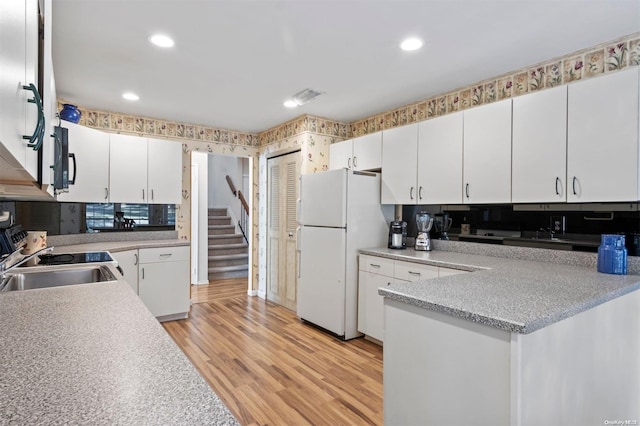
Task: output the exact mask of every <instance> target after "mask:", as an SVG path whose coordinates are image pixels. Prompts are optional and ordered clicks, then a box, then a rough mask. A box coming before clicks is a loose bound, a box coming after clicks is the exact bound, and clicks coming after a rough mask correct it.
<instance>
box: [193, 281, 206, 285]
mask: <svg viewBox="0 0 640 426" xmlns="http://www.w3.org/2000/svg"><path fill="white" fill-rule="evenodd" d="M207 284H209V280H203V281H198V282H197V283H191V285H207Z"/></svg>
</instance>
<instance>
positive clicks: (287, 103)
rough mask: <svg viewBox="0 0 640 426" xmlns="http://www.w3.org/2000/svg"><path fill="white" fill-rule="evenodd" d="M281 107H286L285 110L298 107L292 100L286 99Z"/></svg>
mask: <svg viewBox="0 0 640 426" xmlns="http://www.w3.org/2000/svg"><path fill="white" fill-rule="evenodd" d="M283 105H284V106H286V107H287V108H295V107H297V106H298V103H297V102H296V101H294V100H293V99H287V100H286V101H284V104H283Z"/></svg>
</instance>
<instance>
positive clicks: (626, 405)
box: [361, 241, 640, 425]
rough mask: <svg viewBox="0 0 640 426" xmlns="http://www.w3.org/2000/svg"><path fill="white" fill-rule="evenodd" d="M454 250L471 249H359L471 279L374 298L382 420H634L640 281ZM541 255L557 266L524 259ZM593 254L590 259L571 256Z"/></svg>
mask: <svg viewBox="0 0 640 426" xmlns="http://www.w3.org/2000/svg"><path fill="white" fill-rule="evenodd" d="M459 244H464V245H465V249H466V250H468V249H469V247H473V246H474V244H473V243H457V242H448V241H447V242H437V247H438V248H440V250H434V251H432V252H428V253H427V252H415V251H414V250H410V249H408V250H389V249H374V250H363V251H361V253H362V254H365V255H367V256H379V257H382V258H387V259H394V260H396V261H405V262H406V261H412V262H416V263H421V264H426V265H432V266H437V267H442V268H453V269H461V270H466V271H472V272H471V273H466V274H459V275H454V276H445V277H441V278H433V279H431V280H427V281H420V282H412V283H407V282H400V281H396V282H395V283H390V284H389V285H388V286H385V287H383V288H381V289H380V290H379V293H380V295H383V296H384V321H385V335H384V346H385V354H384V416H385V423H387V424H418V423H419V424H438V425H443V424H465V425H470V424H512V425H539V424H550V423H551V424H602V423H603V422H604V421H606V420H623V421H624V420H627V419H629V420H636V421H637V420H639V419H640V385H639V383H640V339H639V336H640V321H638V315H639V314H638V313H639V312H640V290H639V289H640V276H638V275H628V276H616V275H607V274H600V273H597V272H596V271H595V267H585V265H576V264H575V263H574V264H573V265H571V264H562V263H560V262H561V260H562V259H559V258H561V257H562V256H569V255H566V254H562V255H560V254H558V252H555V253H553V251H551V250H536V249H526V250H525V251H523V252H521V253H525V255H524V256H519V254H521V253H518V251H517V250H519V248H501V249H504V250H503V251H502V253H501V254H502V256H504V257H494V256H486V255H479V254H470V253H469V252H467V253H459V252H452V251H444V250H443V249H445V250H446V248H445V247H447V248H449V249H454V250H455V248H456V246H457V245H459ZM484 247H486V246H484ZM478 250H483V249H482V248H478ZM492 250H497V248H495V247H493V248H492ZM480 252H481V251H479V253H480ZM536 253H537V254H538V256H540V257H545V256H547V255H553V256H555V257H556V259H555V260H554V261H555V263H553V262H554V261H552V262H540V261H538V260H540V259H535V258H530V259H528V260H526V258H527V256H526V255H527V254H534V256H535V254H536ZM589 256H592V257H594V258H595V255H588V254H580V255H578V259H579V260H580V261H585V259H586V260H589V259H590V258H589ZM509 257H510V258H509ZM518 257H519V258H518ZM523 258H524V259H523ZM567 259H569V258H567ZM578 263H580V262H578Z"/></svg>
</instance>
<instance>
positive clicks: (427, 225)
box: [415, 212, 433, 251]
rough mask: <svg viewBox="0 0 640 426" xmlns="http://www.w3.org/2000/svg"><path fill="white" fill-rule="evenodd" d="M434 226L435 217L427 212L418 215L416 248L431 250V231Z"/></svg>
mask: <svg viewBox="0 0 640 426" xmlns="http://www.w3.org/2000/svg"><path fill="white" fill-rule="evenodd" d="M432 226H433V218H432V217H431V215H429V213H427V212H420V213H418V214H417V215H416V227H417V228H418V235H417V236H416V245H415V249H416V250H419V251H430V250H431V238H429V231H430V230H431V227H432Z"/></svg>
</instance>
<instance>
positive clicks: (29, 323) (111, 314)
mask: <svg viewBox="0 0 640 426" xmlns="http://www.w3.org/2000/svg"><path fill="white" fill-rule="evenodd" d="M0 324H2V332H1V333H0V360H1V361H0V424H122V425H125V424H126V425H130V424H154V425H155V424H157V425H167V424H172V425H174V424H189V425H193V424H198V425H200V424H218V425H222V424H237V421H236V420H235V418H234V417H233V415H232V414H231V413H230V412H229V410H228V409H227V407H226V406H225V405H224V404H223V403H222V401H221V400H220V399H219V398H218V396H217V395H216V394H215V393H214V392H213V391H212V390H211V388H210V387H209V386H208V384H207V383H206V382H205V380H204V379H203V378H202V376H200V374H199V373H198V372H197V370H196V369H195V368H194V367H193V365H192V364H191V362H189V360H188V359H187V357H186V356H185V355H184V354H183V353H182V351H181V350H180V349H179V348H178V347H177V346H176V344H175V343H174V342H173V340H172V339H171V338H170V337H169V335H168V334H167V333H166V332H165V331H164V329H163V328H162V326H161V325H160V324H159V323H158V321H157V320H156V319H155V318H154V317H153V316H152V315H151V313H150V312H149V311H148V310H147V309H146V307H145V306H144V304H143V303H142V301H141V300H140V299H139V298H138V297H136V296H135V294H134V293H133V291H132V290H131V288H130V287H129V285H128V284H127V283H126V282H124V281H111V282H104V283H94V284H81V285H71V286H65V287H55V288H46V289H40V290H25V291H14V292H7V293H0Z"/></svg>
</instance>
